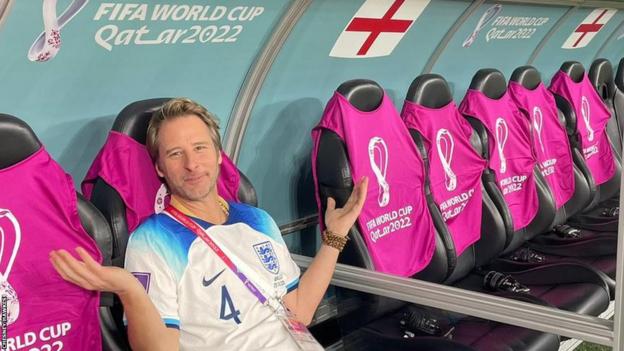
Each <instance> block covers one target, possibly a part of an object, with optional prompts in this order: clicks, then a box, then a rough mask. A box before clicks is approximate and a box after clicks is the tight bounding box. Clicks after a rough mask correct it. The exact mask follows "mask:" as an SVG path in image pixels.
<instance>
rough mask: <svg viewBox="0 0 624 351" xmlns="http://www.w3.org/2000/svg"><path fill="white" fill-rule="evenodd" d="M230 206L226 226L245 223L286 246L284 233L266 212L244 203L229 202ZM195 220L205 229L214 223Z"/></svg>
mask: <svg viewBox="0 0 624 351" xmlns="http://www.w3.org/2000/svg"><path fill="white" fill-rule="evenodd" d="M228 204H229V205H230V215H229V217H228V220H227V221H226V222H225V223H224V224H236V223H245V224H247V225H249V226H250V227H251V228H253V229H254V230H256V231H258V232H260V233H262V234H264V235H266V236H268V237H270V238H271V239H273V240H275V241H277V242H278V243H281V244H284V238H282V233H281V232H280V230H279V228H278V227H277V224H275V221H274V220H273V218H271V216H270V215H269V214H268V213H267V212H266V211H264V210H262V209H259V208H257V207H253V206H250V205H247V204H242V203H236V202H228ZM193 219H195V222H197V224H199V225H200V226H201V227H202V228H204V229H208V227H210V226H212V223H208V222H206V221H203V220H201V219H199V218H196V217H193Z"/></svg>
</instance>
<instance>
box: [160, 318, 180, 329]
mask: <svg viewBox="0 0 624 351" xmlns="http://www.w3.org/2000/svg"><path fill="white" fill-rule="evenodd" d="M163 322H165V326H167V328H174V329H178V330H179V329H180V320H178V319H174V318H163Z"/></svg>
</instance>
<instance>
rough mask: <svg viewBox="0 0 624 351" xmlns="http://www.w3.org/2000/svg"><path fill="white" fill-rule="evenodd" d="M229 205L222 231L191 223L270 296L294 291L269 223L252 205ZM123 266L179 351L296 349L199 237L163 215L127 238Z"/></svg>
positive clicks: (288, 264)
mask: <svg viewBox="0 0 624 351" xmlns="http://www.w3.org/2000/svg"><path fill="white" fill-rule="evenodd" d="M229 205H230V213H229V218H228V220H227V222H226V223H225V224H223V225H211V224H210V223H207V222H205V221H202V220H200V219H197V218H193V219H194V220H195V222H196V223H198V224H199V225H200V226H201V227H202V228H204V229H205V231H206V233H207V234H208V235H209V236H210V237H211V238H212V239H213V240H214V241H215V242H216V243H217V244H218V245H219V246H220V247H221V249H222V250H223V251H224V252H225V253H226V254H227V255H228V256H229V257H230V259H232V261H234V262H235V264H236V265H237V266H238V267H239V269H240V270H241V271H243V272H244V273H245V275H247V277H248V278H250V279H251V280H252V281H254V280H255V279H264V280H265V281H266V282H268V284H267V286H270V287H272V291H270V292H269V293H270V294H272V295H273V296H278V297H282V296H284V295H285V294H286V293H288V292H290V291H292V290H294V289H295V288H297V284H298V283H299V274H300V271H299V267H298V266H297V265H296V264H295V262H294V261H293V260H292V258H291V257H290V253H289V252H288V248H287V247H286V245H285V244H284V240H283V239H282V236H281V233H280V231H279V229H278V227H277V225H276V224H275V222H274V221H273V219H272V218H271V217H270V216H269V215H268V214H267V213H266V212H265V211H263V210H260V209H258V208H255V207H252V206H248V205H244V204H237V203H230V204H229ZM125 266H126V269H127V270H128V271H130V272H132V274H134V276H135V277H137V279H138V280H139V281H140V282H141V283H142V284H143V286H144V287H145V289H146V290H147V292H148V295H149V297H150V298H151V300H152V302H153V303H154V305H155V306H156V308H157V309H158V311H159V312H160V315H161V316H162V318H163V321H164V322H165V324H166V325H167V326H168V327H170V328H177V329H179V330H180V350H185V351H190V350H213V349H214V350H217V349H219V350H238V351H241V350H258V349H263V350H294V349H297V346H296V344H295V343H294V342H293V341H292V339H291V337H290V335H289V334H288V332H287V331H286V329H285V328H284V327H283V326H282V324H281V322H280V321H279V320H278V319H277V318H276V316H275V315H274V313H273V312H272V311H271V309H270V308H269V307H267V306H264V305H261V304H260V302H259V301H258V299H257V298H256V296H255V295H253V294H252V293H251V292H250V291H249V290H248V289H247V288H246V287H245V286H244V285H243V283H242V282H241V281H240V279H239V278H238V277H237V276H236V275H235V274H234V273H233V272H232V271H231V270H230V269H229V268H228V267H227V266H226V265H225V263H223V261H222V260H221V259H220V258H219V257H218V256H217V255H216V254H215V253H214V252H213V251H212V250H211V249H210V248H209V247H208V245H207V244H206V243H205V242H204V241H203V240H202V239H201V238H199V237H197V236H196V235H195V234H194V233H192V232H191V231H190V230H189V229H187V228H186V227H184V226H183V225H182V224H180V223H179V222H177V221H176V220H175V219H173V218H172V217H170V216H169V215H167V214H164V213H160V214H155V215H152V216H151V217H149V218H148V219H147V220H146V221H145V222H144V223H143V224H141V226H139V227H138V228H137V229H136V230H135V231H134V232H133V234H132V235H131V236H130V240H129V242H128V248H127V251H126V264H125ZM249 270H252V271H253V272H248V271H249ZM256 286H258V284H256Z"/></svg>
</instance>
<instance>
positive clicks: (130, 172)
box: [82, 98, 257, 267]
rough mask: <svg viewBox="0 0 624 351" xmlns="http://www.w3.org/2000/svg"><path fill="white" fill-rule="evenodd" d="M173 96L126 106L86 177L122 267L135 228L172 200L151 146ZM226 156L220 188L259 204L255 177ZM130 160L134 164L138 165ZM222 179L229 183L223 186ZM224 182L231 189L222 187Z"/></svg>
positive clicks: (89, 193)
mask: <svg viewBox="0 0 624 351" xmlns="http://www.w3.org/2000/svg"><path fill="white" fill-rule="evenodd" d="M168 100H170V99H169V98H157V99H148V100H142V101H137V102H134V103H131V104H130V105H128V106H126V107H125V108H124V109H123V110H122V111H121V112H120V113H119V115H118V116H117V118H116V119H115V122H114V124H113V127H112V130H111V133H110V134H109V137H108V139H107V141H106V144H105V145H104V147H103V148H102V150H101V151H100V153H99V154H98V156H97V157H96V159H95V160H94V162H93V164H92V166H91V168H90V169H89V171H88V172H87V176H86V178H85V180H83V182H82V189H83V193H84V194H85V196H86V197H87V198H90V199H91V201H92V202H93V203H94V204H95V206H96V207H97V208H98V209H100V211H101V212H102V213H103V214H104V216H105V217H106V218H107V219H108V221H109V223H110V224H111V228H112V232H113V238H114V243H113V263H114V264H115V265H117V266H119V267H122V266H123V260H124V257H125V250H126V245H127V242H128V238H129V235H130V233H131V232H132V231H133V230H134V229H135V228H136V227H137V226H138V225H139V224H140V223H141V222H142V221H143V220H144V219H145V218H146V217H148V216H149V215H151V214H152V213H154V212H157V211H160V210H162V209H164V206H165V204H166V202H168V196H167V191H166V187H165V186H164V184H163V183H162V181H161V180H160V179H159V178H158V176H157V175H156V171H155V170H154V167H153V163H152V160H151V159H150V157H149V155H148V153H147V150H146V148H145V142H146V135H147V128H148V125H149V121H150V119H151V116H152V113H153V112H154V111H156V110H157V109H159V108H160V107H161V106H162V105H163V104H164V103H165V102H167V101H168ZM222 158H223V164H222V166H221V172H220V174H219V180H218V186H219V194H221V196H223V197H224V198H226V199H227V200H237V201H238V200H240V201H242V202H245V203H249V204H252V205H256V204H257V200H256V193H255V190H254V189H253V186H252V185H251V183H250V182H249V180H248V179H247V178H246V177H245V176H244V175H243V174H242V173H241V172H240V171H238V170H237V169H236V167H235V166H234V164H233V163H232V162H231V161H230V160H229V159H228V158H227V155H225V154H224V153H222ZM128 165H133V167H132V169H129V167H128ZM222 184H226V185H225V186H223V187H222ZM223 188H225V190H223V191H222V189H223ZM229 189H236V190H235V192H236V197H235V198H234V197H233V195H230V196H227V195H228V194H230V193H229V191H230V190H229ZM224 194H225V195H224ZM146 199H147V200H146ZM149 199H155V200H154V201H148V200H149Z"/></svg>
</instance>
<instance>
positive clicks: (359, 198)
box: [325, 177, 368, 236]
mask: <svg viewBox="0 0 624 351" xmlns="http://www.w3.org/2000/svg"><path fill="white" fill-rule="evenodd" d="M367 189H368V178H367V177H362V178H361V179H360V180H359V181H358V182H357V183H356V184H355V186H354V187H353V191H352V192H351V196H349V199H348V200H347V202H346V203H345V205H344V207H342V208H336V200H334V199H333V198H331V197H329V198H327V210H326V211H325V226H326V227H327V229H328V230H330V231H332V232H334V233H335V234H337V235H341V236H346V235H347V233H348V232H349V229H351V227H352V226H353V224H354V223H355V220H356V219H357V218H358V216H359V215H360V212H361V211H362V207H363V206H364V200H366V191H367Z"/></svg>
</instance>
